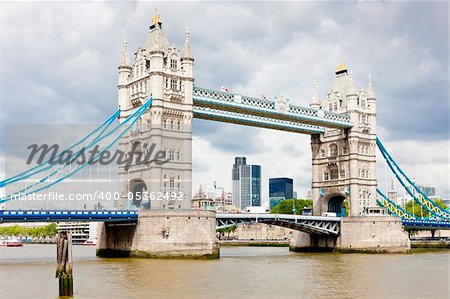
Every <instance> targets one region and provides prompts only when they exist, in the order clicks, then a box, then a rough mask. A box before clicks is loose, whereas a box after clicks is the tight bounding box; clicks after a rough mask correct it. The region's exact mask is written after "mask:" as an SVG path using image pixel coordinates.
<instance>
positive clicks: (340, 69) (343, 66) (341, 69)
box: [335, 57, 347, 75]
mask: <svg viewBox="0 0 450 299" xmlns="http://www.w3.org/2000/svg"><path fill="white" fill-rule="evenodd" d="M335 74H336V75H340V74H347V65H346V64H345V62H344V60H343V59H342V57H341V58H340V62H339V65H338V66H337V67H336V72H335Z"/></svg>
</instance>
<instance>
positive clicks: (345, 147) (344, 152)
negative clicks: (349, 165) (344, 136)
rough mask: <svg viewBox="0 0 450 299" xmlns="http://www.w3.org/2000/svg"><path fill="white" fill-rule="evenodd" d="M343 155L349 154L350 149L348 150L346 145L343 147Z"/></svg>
mask: <svg viewBox="0 0 450 299" xmlns="http://www.w3.org/2000/svg"><path fill="white" fill-rule="evenodd" d="M342 154H343V155H347V154H348V148H347V146H346V145H343V146H342Z"/></svg>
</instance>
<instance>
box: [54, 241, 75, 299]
mask: <svg viewBox="0 0 450 299" xmlns="http://www.w3.org/2000/svg"><path fill="white" fill-rule="evenodd" d="M56 248H57V252H56V263H57V265H56V277H57V278H58V280H59V281H58V282H59V296H71V295H73V277H72V234H71V233H70V232H69V233H65V232H62V233H58V235H57V237H56Z"/></svg>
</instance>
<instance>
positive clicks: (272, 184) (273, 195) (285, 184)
mask: <svg viewBox="0 0 450 299" xmlns="http://www.w3.org/2000/svg"><path fill="white" fill-rule="evenodd" d="M293 187H294V181H293V180H292V179H290V178H272V179H269V203H270V208H271V209H272V208H273V207H274V206H276V205H277V204H278V203H279V202H280V201H281V200H283V199H289V198H294V190H293Z"/></svg>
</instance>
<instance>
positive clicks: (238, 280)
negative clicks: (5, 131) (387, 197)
mask: <svg viewBox="0 0 450 299" xmlns="http://www.w3.org/2000/svg"><path fill="white" fill-rule="evenodd" d="M55 252H56V249H55V245H25V246H24V247H22V248H0V284H1V293H0V298H58V284H57V279H55V278H54V275H55V254H56V253H55ZM449 266H450V252H449V251H433V252H422V253H412V254H331V253H326V254H325V253H323V254H303V253H291V252H289V251H288V248H286V247H222V248H221V258H220V259H219V260H209V261H198V260H157V259H100V258H97V257H95V248H94V247H83V246H75V247H74V267H75V268H74V294H75V296H74V297H75V298H366V299H367V298H449V284H450V281H449Z"/></svg>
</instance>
